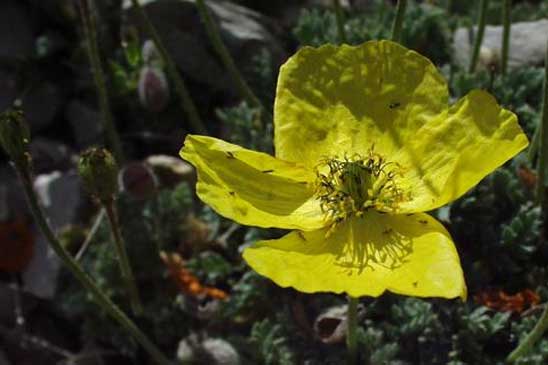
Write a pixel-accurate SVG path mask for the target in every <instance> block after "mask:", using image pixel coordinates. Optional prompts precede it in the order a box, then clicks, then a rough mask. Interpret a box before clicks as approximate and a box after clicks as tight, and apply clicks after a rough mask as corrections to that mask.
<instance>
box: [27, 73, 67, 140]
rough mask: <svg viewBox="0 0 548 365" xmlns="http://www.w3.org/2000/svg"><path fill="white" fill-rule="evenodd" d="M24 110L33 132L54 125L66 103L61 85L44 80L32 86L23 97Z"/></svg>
mask: <svg viewBox="0 0 548 365" xmlns="http://www.w3.org/2000/svg"><path fill="white" fill-rule="evenodd" d="M22 101H23V110H24V111H25V116H26V118H27V121H28V123H29V125H30V128H31V131H32V134H33V135H34V134H35V133H36V132H40V131H42V130H44V129H46V128H48V127H50V126H51V125H52V123H53V122H54V119H55V117H56V116H57V113H58V112H59V110H60V109H61V106H62V105H63V103H64V100H63V96H62V93H61V90H60V89H59V86H57V85H55V84H53V83H51V82H43V83H41V84H38V85H36V86H35V87H33V88H31V89H30V90H29V91H28V92H26V93H25V94H24V96H23V98H22Z"/></svg>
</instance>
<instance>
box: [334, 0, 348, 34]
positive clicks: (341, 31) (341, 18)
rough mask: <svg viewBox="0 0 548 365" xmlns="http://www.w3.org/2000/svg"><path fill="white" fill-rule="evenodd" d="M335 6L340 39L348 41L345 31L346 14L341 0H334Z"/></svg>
mask: <svg viewBox="0 0 548 365" xmlns="http://www.w3.org/2000/svg"><path fill="white" fill-rule="evenodd" d="M333 8H334V9H335V18H336V19H337V30H338V32H339V40H340V42H341V43H347V40H346V33H345V31H344V15H343V12H342V8H341V2H340V0H333Z"/></svg>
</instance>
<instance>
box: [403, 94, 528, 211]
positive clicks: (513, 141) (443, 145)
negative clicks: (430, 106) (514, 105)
mask: <svg viewBox="0 0 548 365" xmlns="http://www.w3.org/2000/svg"><path fill="white" fill-rule="evenodd" d="M528 143H529V142H528V140H527V137H526V136H525V134H524V133H523V131H522V130H521V128H520V127H519V125H518V122H517V117H516V115H515V114H514V113H512V112H510V111H508V110H505V109H503V108H501V107H500V106H499V105H498V104H497V102H496V100H495V99H494V98H493V97H492V96H491V95H490V94H488V93H486V92H484V91H480V90H475V91H472V92H470V93H469V94H468V95H466V96H465V97H464V98H462V99H461V100H459V101H458V102H457V103H456V104H455V105H453V106H452V107H451V108H450V109H449V110H448V111H446V112H445V113H443V114H442V115H440V116H439V117H438V118H437V119H436V120H434V121H431V122H430V123H428V124H425V125H424V126H423V127H422V128H421V129H419V130H418V131H417V133H416V136H415V138H414V139H413V140H411V141H409V143H408V144H406V146H405V148H404V149H402V150H401V151H400V153H399V155H396V156H395V157H394V158H395V160H396V161H397V162H398V163H400V164H401V165H402V166H403V167H404V179H403V181H402V182H401V184H402V185H403V186H406V189H405V190H408V191H410V194H411V200H409V201H408V202H405V203H403V204H402V205H401V206H400V208H401V212H415V211H427V210H431V209H434V208H437V207H440V206H442V205H444V204H446V203H448V202H451V201H453V200H455V199H457V198H458V197H460V196H461V195H463V194H464V193H466V192H467V191H468V190H469V189H471V188H472V187H473V186H475V185H476V184H477V183H478V182H479V181H480V180H481V179H482V178H484V177H485V176H486V175H487V174H489V173H490V172H492V171H493V170H495V169H496V168H497V167H499V166H500V165H502V164H504V163H505V162H506V161H508V160H509V159H511V158H512V157H513V156H515V155H516V154H517V153H518V152H520V151H521V150H523V149H524V148H525V147H526V146H527V145H528Z"/></svg>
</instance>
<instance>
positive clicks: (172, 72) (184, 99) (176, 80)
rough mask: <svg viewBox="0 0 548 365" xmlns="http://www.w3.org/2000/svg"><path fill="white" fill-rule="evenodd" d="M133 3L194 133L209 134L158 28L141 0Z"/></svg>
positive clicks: (135, 0)
mask: <svg viewBox="0 0 548 365" xmlns="http://www.w3.org/2000/svg"><path fill="white" fill-rule="evenodd" d="M131 3H132V5H133V7H134V8H135V9H137V12H138V13H139V16H140V17H141V19H142V21H143V23H144V25H145V28H146V31H147V33H148V34H149V36H150V37H151V38H152V42H154V45H155V46H156V49H157V50H158V52H159V53H160V57H161V58H162V61H163V62H164V64H165V65H166V69H167V72H168V74H169V77H170V78H171V80H173V84H174V86H175V90H176V91H177V95H179V98H180V99H181V100H180V102H181V107H182V109H183V111H184V112H185V113H186V116H187V118H188V121H189V123H190V126H191V127H192V129H194V132H196V133H200V134H207V129H206V127H205V125H204V124H203V123H202V120H201V119H200V115H199V114H198V109H196V105H195V104H194V101H193V100H192V97H191V96H190V92H189V91H188V88H187V86H186V83H185V80H183V78H182V77H181V75H180V74H179V71H178V70H177V65H176V64H175V62H174V61H173V58H172V57H171V56H170V55H169V52H168V51H167V49H166V47H165V46H164V44H163V42H162V39H161V38H160V35H159V34H158V32H157V31H156V28H155V27H154V25H153V24H152V22H151V21H150V19H149V18H148V16H147V14H146V12H145V10H144V9H143V7H142V6H141V4H140V3H139V0H131Z"/></svg>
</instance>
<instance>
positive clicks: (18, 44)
mask: <svg viewBox="0 0 548 365" xmlns="http://www.w3.org/2000/svg"><path fill="white" fill-rule="evenodd" d="M33 51H34V35H33V29H32V22H31V19H30V16H29V13H28V11H27V10H26V8H25V6H24V4H23V2H22V1H20V0H2V1H1V2H0V61H1V62H2V63H11V64H15V63H17V62H20V61H21V60H22V59H26V58H28V57H30V56H31V55H32V53H33Z"/></svg>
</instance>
